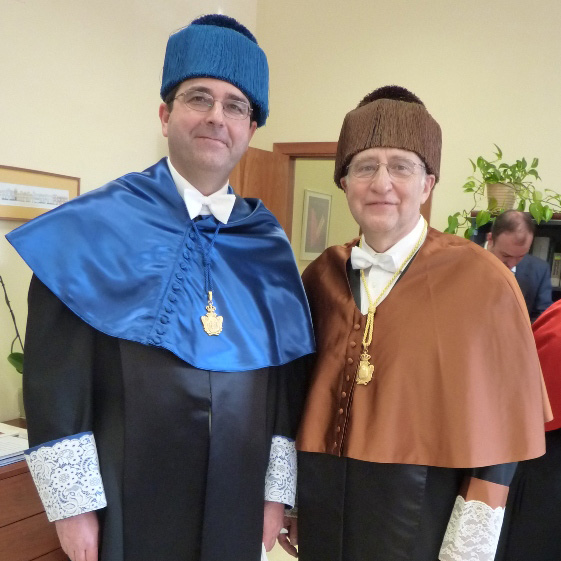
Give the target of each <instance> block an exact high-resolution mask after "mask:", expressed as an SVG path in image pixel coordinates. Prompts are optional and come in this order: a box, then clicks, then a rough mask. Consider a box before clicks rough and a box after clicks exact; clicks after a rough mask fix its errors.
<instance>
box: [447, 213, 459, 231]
mask: <svg viewBox="0 0 561 561" xmlns="http://www.w3.org/2000/svg"><path fill="white" fill-rule="evenodd" d="M456 214H458V213H456ZM456 214H453V215H450V216H449V217H448V227H447V228H446V230H444V231H445V232H448V233H449V234H455V233H456V232H457V231H458V217H457V216H456Z"/></svg>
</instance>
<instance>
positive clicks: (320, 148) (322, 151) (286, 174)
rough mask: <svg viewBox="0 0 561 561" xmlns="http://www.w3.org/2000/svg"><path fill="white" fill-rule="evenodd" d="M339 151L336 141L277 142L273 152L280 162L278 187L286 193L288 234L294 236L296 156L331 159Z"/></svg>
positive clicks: (290, 236)
mask: <svg viewBox="0 0 561 561" xmlns="http://www.w3.org/2000/svg"><path fill="white" fill-rule="evenodd" d="M336 152H337V143H336V142H275V143H274V144H273V154H275V157H276V158H277V162H278V172H279V178H278V188H279V189H282V191H281V192H284V193H286V208H287V209H288V213H287V214H288V217H287V224H286V235H287V236H288V237H289V239H290V238H292V213H293V207H294V162H295V160H296V158H314V159H316V160H331V159H334V158H335V154H336Z"/></svg>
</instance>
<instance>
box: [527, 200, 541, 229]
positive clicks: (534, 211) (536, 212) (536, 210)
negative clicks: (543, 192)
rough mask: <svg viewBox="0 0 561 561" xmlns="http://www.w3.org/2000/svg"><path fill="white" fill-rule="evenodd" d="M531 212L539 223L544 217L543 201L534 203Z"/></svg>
mask: <svg viewBox="0 0 561 561" xmlns="http://www.w3.org/2000/svg"><path fill="white" fill-rule="evenodd" d="M530 214H531V215H532V218H533V219H534V220H535V221H536V222H537V223H538V224H539V223H540V222H541V221H542V218H543V207H542V205H541V203H532V204H531V205H530Z"/></svg>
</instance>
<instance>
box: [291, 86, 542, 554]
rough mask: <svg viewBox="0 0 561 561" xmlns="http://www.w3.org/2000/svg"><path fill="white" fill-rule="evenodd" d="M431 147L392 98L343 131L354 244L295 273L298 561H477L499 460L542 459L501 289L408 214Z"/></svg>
mask: <svg viewBox="0 0 561 561" xmlns="http://www.w3.org/2000/svg"><path fill="white" fill-rule="evenodd" d="M440 154H441V130H440V126H439V125H438V123H437V122H436V121H435V120H434V119H433V118H432V117H431V115H430V114H429V113H428V111H427V109H426V108H425V106H424V104H423V103H422V102H421V101H420V100H419V98H418V97H416V96H415V95H414V94H412V93H411V92H409V91H408V90H406V89H404V88H401V87H397V86H388V87H384V88H380V89H378V90H376V91H374V92H373V93H371V94H369V95H368V96H366V97H365V98H364V99H363V100H362V101H361V103H360V104H359V105H358V107H357V108H356V109H354V110H352V111H350V112H349V113H348V114H347V116H346V118H345V121H344V123H343V127H342V130H341V135H340V138H339V143H338V149H337V156H336V161H335V182H336V183H337V185H338V186H339V187H340V188H341V189H343V190H344V191H345V194H346V197H347V201H348V204H349V208H350V210H351V213H352V215H353V217H354V219H355V220H356V222H357V223H358V225H359V226H360V229H361V232H362V236H361V238H360V239H355V240H353V241H351V242H350V243H348V244H346V245H344V246H336V247H331V248H329V249H327V250H326V251H325V252H324V253H323V254H322V255H321V256H320V257H319V258H318V259H317V260H316V261H315V262H314V263H312V264H311V265H310V266H309V267H308V268H307V269H306V271H305V273H304V275H303V280H304V285H305V288H306V291H307V294H308V298H309V302H310V308H311V312H312V317H313V322H314V330H315V336H316V346H317V355H316V357H315V363H314V365H313V368H312V376H311V382H310V391H309V395H308V399H307V404H306V408H305V414H304V419H303V422H302V425H301V428H300V433H299V438H298V440H297V447H298V449H299V450H300V456H299V515H298V526H299V558H300V560H301V561H378V560H380V561H398V560H399V561H435V560H436V559H440V560H442V561H452V560H453V561H460V560H468V559H470V560H473V559H477V560H480V561H482V560H489V561H491V560H492V559H493V557H494V554H495V550H496V544H497V540H498V537H499V532H500V528H501V523H502V517H503V512H504V505H505V501H506V497H507V493H508V486H509V483H510V480H511V478H512V474H513V472H514V469H515V466H516V462H518V461H520V460H525V459H528V458H534V457H536V456H540V455H541V454H543V453H544V429H543V423H544V415H546V414H548V413H547V410H548V403H547V397H546V395H545V390H544V387H543V381H542V378H541V373H540V367H539V362H538V358H537V354H536V348H535V345H534V341H533V337H532V331H531V328H530V322H529V320H528V314H527V312H526V306H525V303H524V300H523V298H522V296H521V294H520V290H519V288H518V286H517V284H516V280H515V279H514V277H513V275H512V273H510V271H508V270H507V269H506V267H504V266H503V265H502V264H501V263H500V262H499V261H498V260H497V259H495V258H494V257H493V256H492V255H491V254H490V253H489V252H486V251H484V250H483V249H482V248H480V247H478V246H477V245H475V244H474V243H472V242H469V241H467V240H464V239H463V238H460V237H456V236H451V235H448V234H442V233H440V232H438V231H436V230H434V229H433V228H430V227H428V226H427V224H426V222H425V220H424V219H423V218H422V217H421V216H420V211H419V209H420V206H421V204H423V203H424V202H425V201H426V200H427V199H428V197H429V196H430V193H431V189H432V188H433V186H434V184H435V183H436V182H437V181H438V179H439V172H440ZM544 411H546V413H544ZM291 530H292V531H291V533H290V534H289V535H290V536H291V538H293V537H294V532H293V528H291ZM281 539H282V538H281ZM289 539H290V538H284V544H285V546H286V548H287V549H289V548H290V544H289V543H287V542H288V541H289ZM281 543H283V542H282V541H281Z"/></svg>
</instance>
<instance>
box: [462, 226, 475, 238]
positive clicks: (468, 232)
mask: <svg viewBox="0 0 561 561" xmlns="http://www.w3.org/2000/svg"><path fill="white" fill-rule="evenodd" d="M474 232H475V228H474V227H473V226H470V227H469V228H467V229H466V231H465V232H464V238H465V239H466V240H471V236H473V233H474Z"/></svg>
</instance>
